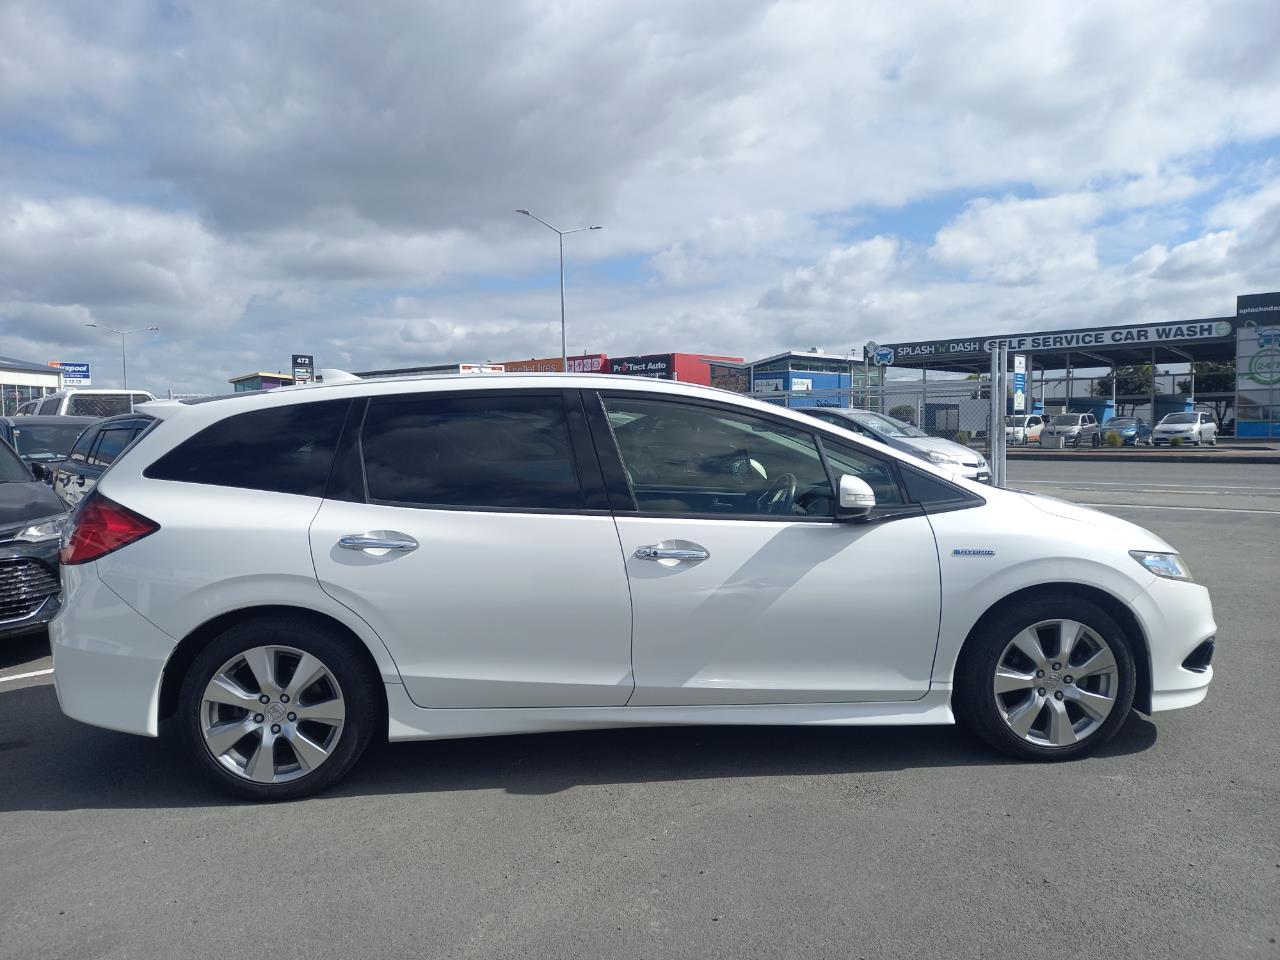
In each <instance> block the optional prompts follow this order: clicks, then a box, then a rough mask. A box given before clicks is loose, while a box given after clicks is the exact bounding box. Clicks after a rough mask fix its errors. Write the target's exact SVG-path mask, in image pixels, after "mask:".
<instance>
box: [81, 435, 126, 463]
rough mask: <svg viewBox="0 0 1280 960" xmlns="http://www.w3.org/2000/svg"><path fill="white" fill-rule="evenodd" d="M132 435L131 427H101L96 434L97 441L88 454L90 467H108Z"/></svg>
mask: <svg viewBox="0 0 1280 960" xmlns="http://www.w3.org/2000/svg"><path fill="white" fill-rule="evenodd" d="M133 437H134V430H133V428H132V427H113V428H109V429H103V431H102V433H101V434H99V436H98V443H97V445H96V446H95V447H94V448H93V452H92V453H90V454H89V459H88V464H89V466H91V467H109V466H111V464H113V463H114V462H115V459H116V457H118V456H120V451H121V450H123V449H124V448H125V447H127V446H128V445H129V441H130V440H132V439H133Z"/></svg>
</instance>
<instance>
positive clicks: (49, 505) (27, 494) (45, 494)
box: [0, 480, 67, 527]
mask: <svg viewBox="0 0 1280 960" xmlns="http://www.w3.org/2000/svg"><path fill="white" fill-rule="evenodd" d="M66 512H67V508H66V506H65V505H64V504H63V502H62V501H61V500H59V499H58V495H57V494H56V493H54V492H53V490H52V489H51V488H50V487H49V486H48V485H47V484H43V483H41V482H40V481H39V480H30V481H27V482H22V483H0V527H11V526H16V525H17V524H19V523H25V522H26V521H28V520H39V519H41V518H43V517H54V516H57V515H58V514H60V513H66Z"/></svg>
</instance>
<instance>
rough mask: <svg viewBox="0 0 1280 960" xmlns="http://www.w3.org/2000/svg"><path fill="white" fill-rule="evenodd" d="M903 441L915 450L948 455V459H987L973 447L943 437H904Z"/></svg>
mask: <svg viewBox="0 0 1280 960" xmlns="http://www.w3.org/2000/svg"><path fill="white" fill-rule="evenodd" d="M902 441H903V443H905V444H907V445H908V446H909V447H911V448H912V449H913V450H933V451H935V452H937V453H943V454H946V455H947V456H948V457H956V458H958V459H961V460H969V461H974V460H985V459H986V457H984V456H983V455H982V454H981V453H979V452H978V451H977V450H974V449H972V448H971V447H966V446H964V445H963V444H959V443H956V442H955V441H954V440H943V439H942V438H941V437H903V438H902Z"/></svg>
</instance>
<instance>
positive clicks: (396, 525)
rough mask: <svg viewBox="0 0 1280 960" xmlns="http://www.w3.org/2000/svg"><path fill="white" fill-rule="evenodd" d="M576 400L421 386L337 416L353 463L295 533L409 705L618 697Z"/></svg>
mask: <svg viewBox="0 0 1280 960" xmlns="http://www.w3.org/2000/svg"><path fill="white" fill-rule="evenodd" d="M581 404H582V401H581V398H580V397H579V396H578V395H577V394H576V393H572V392H568V393H566V392H564V391H560V390H543V391H524V390H520V391H517V390H514V389H500V390H493V391H456V392H448V391H440V390H436V391H430V392H414V393H403V394H392V395H384V396H377V397H373V398H371V399H370V400H369V402H368V409H367V411H366V412H363V414H362V417H361V419H360V420H359V421H358V422H357V423H355V424H351V423H349V424H348V428H347V431H346V435H345V436H344V441H343V444H344V450H343V451H340V453H339V461H340V463H342V462H345V461H354V462H353V463H351V464H349V465H348V467H347V468H346V472H345V473H344V471H343V470H339V469H337V468H335V478H336V479H335V481H334V482H335V483H337V484H339V488H338V489H335V490H334V491H331V494H330V495H329V496H326V499H325V500H324V502H323V503H322V505H321V507H320V510H319V512H318V513H317V515H316V517H315V519H314V521H313V523H312V526H311V531H310V538H311V551H312V556H313V558H314V560H315V567H316V573H317V575H318V577H319V579H320V583H321V586H322V587H323V588H324V590H325V591H326V592H327V593H329V594H330V595H331V596H332V597H334V598H335V599H336V600H338V601H339V602H341V603H344V604H346V605H347V606H348V607H350V608H351V609H352V610H353V611H355V612H356V613H357V614H358V615H359V616H361V617H362V618H364V620H365V621H367V622H368V623H369V624H370V625H371V626H372V627H373V629H374V630H375V631H376V632H377V633H378V634H379V636H380V637H381V638H382V640H383V641H384V642H385V643H386V645H387V647H388V649H389V650H390V651H391V654H392V656H393V657H394V658H395V661H396V664H397V666H398V667H399V670H400V674H401V676H402V677H403V679H404V683H405V687H406V690H407V692H408V693H409V696H410V697H411V698H412V700H413V701H414V702H415V703H417V704H418V705H419V706H422V707H569V706H574V707H579V706H620V705H622V704H625V703H626V701H627V698H628V697H629V696H630V695H631V691H632V686H633V684H632V675H631V599H630V594H629V593H628V589H627V576H626V570H625V568H624V566H623V563H622V555H621V551H620V548H619V546H618V535H617V531H616V529H615V528H614V523H613V518H612V516H611V514H610V511H609V509H608V501H607V498H606V496H605V492H604V488H603V484H602V482H601V479H600V468H599V466H598V464H597V463H596V460H595V454H594V451H593V450H592V449H591V443H590V437H589V434H588V432H587V428H586V424H585V420H584V418H583V412H582V405H581ZM344 458H345V460H344ZM344 476H346V477H348V480H346V481H344V480H342V478H343V477H344ZM352 477H354V479H350V478H352Z"/></svg>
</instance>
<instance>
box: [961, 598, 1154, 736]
mask: <svg viewBox="0 0 1280 960" xmlns="http://www.w3.org/2000/svg"><path fill="white" fill-rule="evenodd" d="M980 630H981V633H980V634H979V635H975V636H973V637H971V638H970V640H969V643H968V644H967V645H966V649H965V651H964V654H963V656H962V659H961V662H960V664H959V666H958V668H957V671H956V688H955V710H956V714H957V717H958V718H959V719H960V721H961V722H962V723H964V724H965V725H966V726H968V727H969V728H970V729H971V730H972V731H974V732H975V733H976V734H978V736H980V737H981V738H982V739H983V740H985V741H986V742H987V743H989V744H991V745H992V746H993V747H995V748H996V749H997V750H1000V751H1001V752H1003V753H1006V754H1009V755H1010V756H1014V757H1019V758H1022V759H1028V760H1068V759H1071V758H1073V757H1078V756H1081V755H1082V754H1085V753H1088V752H1090V751H1093V750H1095V749H1097V748H1098V747H1099V746H1101V745H1102V744H1104V743H1106V741H1107V740H1109V739H1110V738H1111V737H1112V736H1114V735H1115V733H1116V731H1117V730H1119V729H1120V726H1121V725H1122V724H1123V723H1124V721H1125V718H1126V717H1127V716H1128V714H1129V709H1130V707H1131V706H1132V705H1133V696H1134V686H1135V676H1136V672H1135V669H1134V661H1133V654H1132V652H1131V651H1130V649H1129V645H1128V643H1127V642H1126V640H1125V637H1124V632H1123V631H1122V630H1121V629H1120V627H1119V626H1118V625H1117V624H1116V622H1115V621H1114V620H1113V619H1112V618H1111V617H1110V616H1108V615H1107V613H1106V612H1105V611H1104V610H1102V609H1101V608H1099V607H1098V606H1096V605H1095V604H1093V603H1090V602H1088V601H1086V600H1081V599H1077V598H1074V597H1063V598H1060V599H1055V598H1051V597H1045V598H1037V599H1030V600H1026V601H1023V602H1021V603H1018V604H1016V605H1014V606H1011V607H1009V608H1008V609H1006V610H1004V611H1002V612H1000V613H998V614H997V615H996V616H995V617H993V618H992V619H991V620H989V621H988V622H987V623H985V624H984V625H983V626H982V627H981V628H980Z"/></svg>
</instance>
